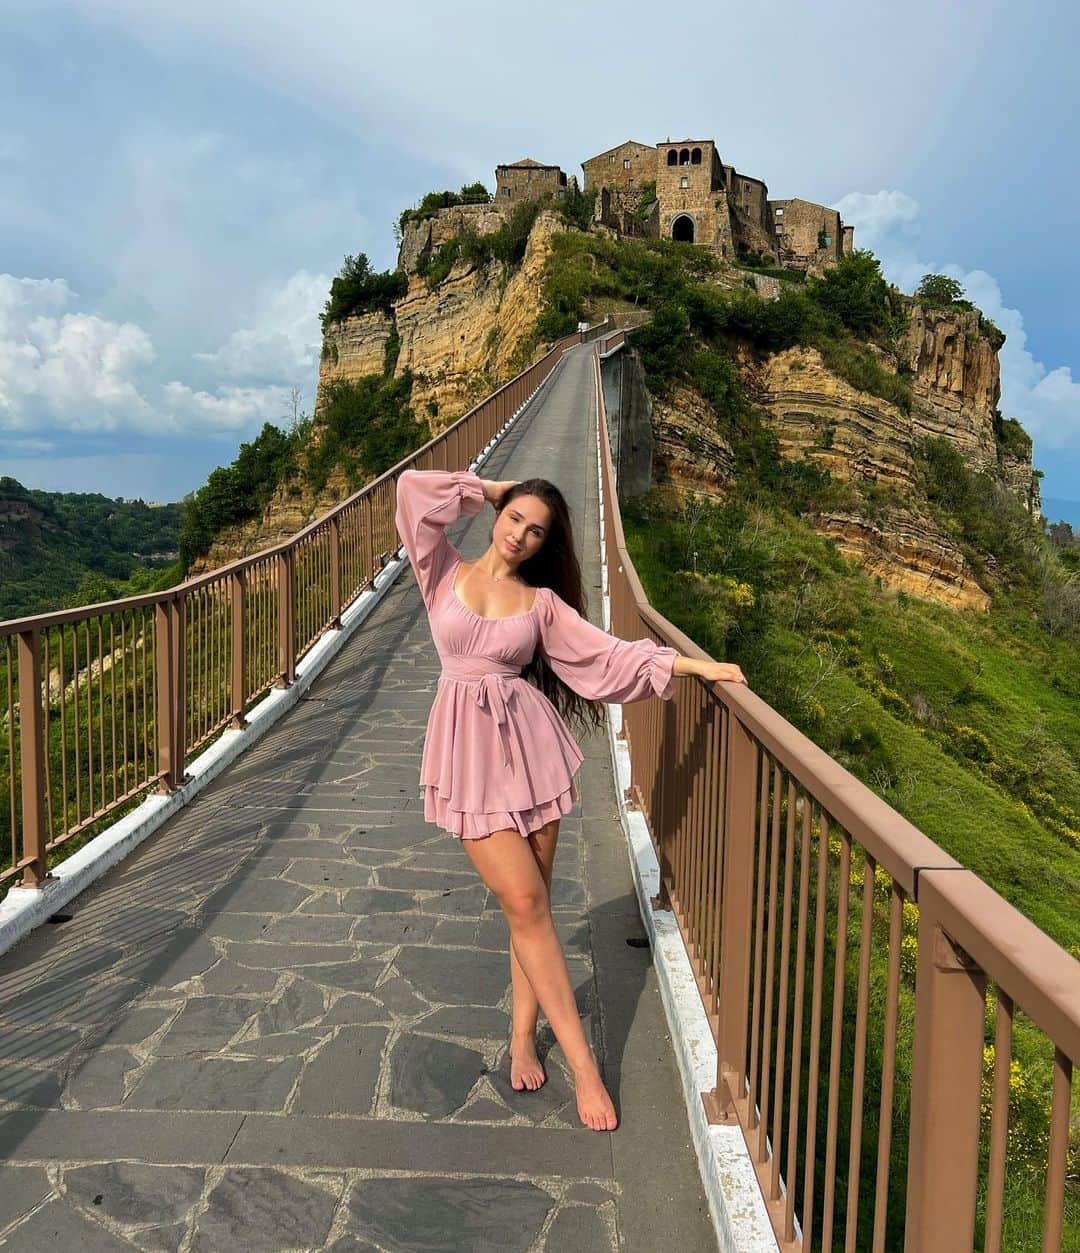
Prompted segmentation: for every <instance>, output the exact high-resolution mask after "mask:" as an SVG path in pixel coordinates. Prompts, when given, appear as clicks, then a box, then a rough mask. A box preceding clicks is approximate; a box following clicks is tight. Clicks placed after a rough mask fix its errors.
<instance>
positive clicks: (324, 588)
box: [0, 323, 607, 890]
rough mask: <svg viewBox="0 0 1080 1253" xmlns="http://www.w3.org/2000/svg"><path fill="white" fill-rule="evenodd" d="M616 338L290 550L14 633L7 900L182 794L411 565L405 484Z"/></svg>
mask: <svg viewBox="0 0 1080 1253" xmlns="http://www.w3.org/2000/svg"><path fill="white" fill-rule="evenodd" d="M606 325H607V324H606V323H605V324H603V326H606ZM603 326H602V327H601V328H590V331H588V332H577V333H575V334H573V335H568V336H566V337H565V338H564V339H561V340H559V342H558V343H556V344H555V345H554V347H552V348H551V349H550V351H549V352H548V353H547V354H546V355H545V356H544V357H542V358H541V359H540V360H539V361H537V362H536V363H535V364H534V365H532V366H530V367H529V368H528V369H526V370H523V371H522V372H521V373H520V374H518V375H517V376H516V377H515V378H513V379H511V380H510V381H509V382H508V383H506V384H505V385H504V386H502V387H500V388H499V389H498V390H497V391H495V392H493V393H492V395H490V396H488V397H487V398H486V399H485V400H483V401H481V403H480V404H478V405H476V406H475V408H473V409H471V410H469V412H468V413H466V414H464V415H463V416H462V417H461V418H459V419H458V420H457V421H456V422H454V423H453V425H451V426H449V427H448V428H447V429H446V430H445V431H442V432H440V434H439V435H437V436H436V437H435V438H434V439H432V440H430V441H429V442H428V443H426V444H425V445H424V446H423V447H422V448H419V449H417V451H416V452H415V453H413V454H411V455H410V456H409V457H407V458H406V459H405V460H404V461H402V462H400V463H399V464H398V465H396V466H394V467H393V468H392V469H390V470H387V471H386V473H384V474H382V475H380V476H379V477H378V478H377V479H375V480H374V481H373V482H371V483H369V484H367V485H366V486H365V487H363V488H362V489H361V490H360V491H358V492H356V493H355V494H354V495H352V496H350V497H349V498H348V499H347V500H345V501H343V502H342V503H341V504H340V505H337V506H336V507H335V508H333V509H331V510H330V511H329V513H327V514H325V515H323V516H322V517H320V518H318V519H317V520H316V521H314V522H312V523H311V524H310V525H309V526H307V527H305V528H304V529H303V530H302V531H300V532H298V534H296V535H294V536H293V537H292V538H291V539H289V540H287V541H285V542H283V543H280V544H277V545H275V546H274V547H272V548H267V549H264V550H263V551H262V552H259V553H256V554H254V555H253V556H250V557H244V558H242V559H241V560H239V561H234V562H232V563H230V564H229V565H227V566H223V567H221V568H220V569H217V570H212V571H209V572H207V573H205V574H202V575H199V576H197V577H195V578H192V579H189V580H187V581H186V582H185V583H182V584H180V585H179V586H177V587H173V588H170V589H169V590H168V591H164V592H157V593H153V594H148V595H144V596H134V597H130V598H127V599H125V600H117V601H111V602H109V603H106V604H100V605H90V606H84V607H80V608H77V609H69V610H62V611H60V612H57V613H47V614H38V615H35V616H33V617H27V618H19V619H15V620H12V621H8V622H2V623H0V668H2V670H0V857H3V861H0V890H3V889H4V888H6V887H8V886H10V885H11V884H12V883H14V882H17V881H19V880H20V879H21V883H22V885H23V886H25V887H36V886H38V885H40V884H41V883H42V882H43V881H44V880H45V878H46V876H47V874H48V867H49V864H50V861H51V859H52V855H53V853H54V852H55V851H56V850H57V849H58V848H60V847H61V846H62V845H64V844H65V843H66V842H68V841H70V840H71V839H72V837H73V836H75V835H77V834H79V833H81V832H85V831H86V830H87V829H88V828H90V827H93V826H94V825H95V824H98V823H101V822H102V821H103V820H104V819H105V818H107V817H108V816H109V815H110V814H112V813H114V812H115V811H116V810H117V809H118V808H119V807H120V806H122V805H124V804H125V803H127V802H130V801H133V800H134V799H135V798H137V797H138V796H139V795H140V794H142V793H145V792H147V791H148V790H149V789H151V788H155V787H156V788H157V789H158V790H160V791H172V790H173V789H174V788H176V787H177V786H178V785H179V784H180V783H181V782H182V781H183V777H184V764H185V762H187V761H188V760H190V759H191V757H192V756H193V755H194V754H195V753H196V752H197V751H198V750H199V749H200V748H202V747H203V746H204V745H206V743H207V742H208V741H209V740H210V739H212V738H213V737H214V736H215V735H217V734H218V733H219V732H220V731H222V730H223V729H225V728H228V727H234V728H240V727H243V726H244V713H245V710H246V709H248V708H249V707H250V705H251V704H252V703H253V702H254V701H255V700H256V699H257V698H259V697H260V696H262V695H263V694H264V693H265V692H266V691H267V690H268V689H269V688H271V687H279V688H280V687H287V686H289V685H290V684H291V683H292V682H293V681H294V680H295V678H296V664H297V662H298V661H299V660H300V659H301V658H302V657H303V656H304V654H305V653H306V652H307V651H308V650H309V649H310V648H311V646H312V645H313V644H314V643H315V641H316V640H317V639H319V637H320V636H321V635H322V634H323V633H324V632H325V631H327V630H333V629H335V628H337V627H339V626H340V624H341V614H342V611H343V610H344V609H345V608H346V607H347V606H348V605H350V604H351V603H352V602H353V601H354V600H355V599H356V598H357V597H358V596H359V595H360V593H361V592H362V591H364V589H365V588H368V587H369V586H371V584H372V582H373V580H374V578H375V575H376V574H377V573H378V572H379V570H380V568H381V565H382V558H383V557H384V556H385V555H386V554H388V553H392V552H396V551H397V549H398V547H399V541H398V538H397V533H396V530H395V527H394V504H395V485H396V482H397V476H398V475H399V474H400V473H401V472H402V470H405V469H409V468H414V469H456V468H459V467H461V466H465V465H468V464H469V463H470V462H471V461H472V460H474V459H475V457H476V456H477V454H478V453H479V452H480V451H481V450H482V449H483V448H484V447H486V445H487V444H488V443H489V442H490V440H491V439H492V438H494V436H495V435H496V434H497V433H498V432H499V431H500V430H501V429H502V427H503V426H504V425H505V424H506V423H507V422H508V421H509V420H510V418H511V417H512V416H513V415H514V414H515V413H516V412H517V411H518V410H519V409H520V407H521V406H522V405H523V404H524V403H525V401H526V400H528V398H529V397H530V396H531V395H532V394H533V393H534V392H535V391H536V389H537V388H538V387H539V386H540V384H541V383H542V382H543V381H544V380H545V379H546V378H547V376H548V375H549V374H550V373H551V371H552V370H553V369H554V367H555V365H556V364H557V363H558V361H559V359H560V357H561V356H562V354H563V351H564V350H565V349H566V348H567V347H569V346H571V345H574V344H579V343H581V342H583V340H584V339H585V338H587V337H591V336H592V335H594V334H596V333H597V331H598V329H603ZM5 854H6V855H5Z"/></svg>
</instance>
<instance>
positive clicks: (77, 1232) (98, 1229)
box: [0, 352, 716, 1253]
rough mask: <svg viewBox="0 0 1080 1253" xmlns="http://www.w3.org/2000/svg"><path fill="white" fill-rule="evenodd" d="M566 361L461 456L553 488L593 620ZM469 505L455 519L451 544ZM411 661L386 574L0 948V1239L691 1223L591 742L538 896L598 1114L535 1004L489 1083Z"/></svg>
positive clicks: (493, 1009) (364, 1239)
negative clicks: (197, 782)
mask: <svg viewBox="0 0 1080 1253" xmlns="http://www.w3.org/2000/svg"><path fill="white" fill-rule="evenodd" d="M591 387H592V384H591V374H590V372H589V366H588V360H587V354H586V353H585V352H578V353H576V354H574V356H573V357H572V358H571V359H570V360H568V361H567V362H566V363H565V365H564V367H563V369H562V371H561V373H560V376H559V378H558V383H557V386H556V387H555V388H554V389H553V390H552V392H551V394H550V396H549V397H548V398H547V400H546V401H545V403H544V405H543V407H542V409H541V408H538V409H537V410H536V411H535V412H533V413H532V414H530V415H529V416H527V417H526V418H525V419H524V420H523V421H522V422H521V423H520V424H519V426H518V428H516V429H515V432H514V434H513V435H512V437H511V438H510V439H508V440H507V441H506V442H505V443H504V444H503V445H502V446H501V447H500V449H499V450H498V452H497V454H496V455H495V457H494V458H493V459H492V461H491V462H489V464H488V466H486V467H485V469H484V470H483V471H482V472H483V473H484V475H485V477H492V478H503V477H511V476H513V477H525V476H526V475H528V474H531V473H543V474H545V475H547V476H548V477H550V478H552V479H554V480H555V481H557V482H559V483H560V485H561V486H562V487H563V489H564V491H565V492H566V494H567V498H568V500H569V501H570V502H571V505H572V506H573V508H574V509H575V517H576V521H577V524H578V526H579V528H581V530H580V532H579V536H578V539H579V546H581V547H583V548H584V549H585V551H586V553H587V554H588V561H587V564H586V573H587V575H588V579H587V586H589V587H590V589H591V600H592V602H593V604H592V616H593V618H594V620H598V619H597V607H598V604H599V590H598V588H597V586H596V585H597V583H598V573H597V570H598V564H597V558H596V554H595V551H594V550H595V547H596V545H595V541H594V539H593V537H594V536H595V533H596V530H595V526H596V499H595V496H596V489H595V483H596V478H595V449H594V440H593V436H592V428H591V422H592V416H591V402H592V392H591ZM490 518H491V514H490V511H487V510H485V512H484V513H483V514H481V515H480V517H479V518H477V519H475V520H471V521H469V522H468V523H467V524H466V525H465V528H464V529H463V530H457V531H455V532H454V536H455V542H457V543H458V544H459V546H460V547H462V549H463V551H464V552H465V553H466V555H467V556H470V557H471V556H475V555H478V554H479V553H480V552H482V551H483V550H484V548H485V547H486V546H487V542H488V539H487V536H488V530H489V527H490ZM582 538H584V540H585V543H584V544H582V543H581V540H582ZM437 674H438V659H437V657H436V655H435V652H434V648H433V646H432V644H431V639H430V635H429V633H428V630H427V624H426V619H425V617H424V614H423V606H422V602H421V600H420V597H419V594H418V592H417V590H416V586H415V583H414V582H413V579H412V576H411V574H406V575H405V576H403V577H401V578H400V579H399V580H398V583H397V584H396V585H395V586H394V587H393V588H392V589H391V591H390V592H389V594H388V595H387V596H386V598H385V599H384V600H383V601H382V603H381V604H380V605H379V606H378V607H377V608H376V610H375V612H374V613H373V614H372V615H371V616H370V617H369V618H368V619H367V621H366V622H365V623H364V624H363V626H362V627H361V628H360V629H359V630H358V632H357V633H356V635H355V636H354V637H353V639H352V640H351V641H350V642H349V644H348V645H347V646H346V648H345V649H344V650H343V651H342V653H341V654H339V656H338V657H337V658H336V659H335V661H334V662H333V663H332V664H331V665H330V667H329V668H328V669H327V671H326V672H324V674H323V675H322V677H321V678H320V680H319V681H318V682H317V683H316V685H315V686H314V687H313V688H312V689H311V691H310V692H309V694H308V696H307V697H306V698H305V699H304V700H303V701H301V703H300V705H299V706H298V707H297V709H296V710H295V711H293V712H292V713H290V714H289V715H288V716H287V717H286V718H285V719H284V720H283V721H282V722H281V723H279V724H278V725H277V726H276V727H275V728H274V729H273V730H271V731H270V732H269V733H268V735H267V736H266V737H265V738H264V739H263V740H262V741H261V742H260V743H259V744H258V745H257V746H256V747H255V748H254V749H252V750H250V751H249V752H248V753H247V754H246V755H245V756H244V757H243V758H241V759H240V761H239V762H238V763H237V764H236V765H235V766H233V767H232V768H231V769H230V770H228V771H227V772H226V773H225V774H224V775H223V776H222V777H221V778H220V779H218V780H217V781H216V782H215V783H214V784H212V785H211V786H210V787H209V788H208V789H207V790H206V791H205V792H203V793H202V794H201V795H200V796H199V797H197V798H196V800H195V801H194V802H193V803H192V804H191V805H190V806H189V807H188V808H187V809H186V810H184V811H183V812H182V813H181V814H179V815H178V816H177V818H176V819H174V820H173V821H172V822H171V823H170V824H168V825H167V826H166V827H164V828H163V829H162V830H161V831H160V832H158V833H157V834H156V835H155V836H153V837H151V838H150V839H149V840H148V841H147V842H146V843H145V844H144V845H143V846H142V847H141V848H140V849H139V850H138V851H137V852H136V853H135V854H134V855H133V856H132V857H131V858H129V860H128V861H127V862H125V863H124V864H123V865H122V866H120V867H117V868H116V869H115V870H114V871H113V872H111V873H109V874H108V875H106V876H105V877H104V878H103V879H102V880H101V881H100V882H99V883H98V884H96V885H95V886H94V887H93V888H91V889H90V890H88V891H87V892H86V893H84V894H83V895H82V896H81V897H79V898H78V899H77V900H76V901H74V902H73V903H72V905H71V907H70V908H69V909H68V910H67V911H66V915H65V916H67V917H69V920H68V921H64V922H60V923H58V924H57V925H52V926H46V927H43V928H41V929H39V930H38V931H37V932H35V933H34V934H33V935H31V936H30V937H29V938H28V939H27V940H26V941H24V942H23V943H22V944H21V945H20V946H18V948H16V949H15V950H14V951H12V952H11V953H9V954H7V955H6V956H5V957H3V958H0V1156H2V1162H0V1246H2V1247H3V1248H5V1249H8V1248H10V1249H19V1250H39V1249H40V1250H46V1249H47V1250H50V1251H54V1250H57V1249H73V1250H74V1249H78V1250H82V1249H87V1250H103V1251H112V1250H132V1249H143V1250H177V1249H179V1250H185V1251H186V1250H200V1251H202V1250H219V1249H221V1250H224V1249H228V1250H241V1251H246V1250H256V1249H258V1250H262V1249H266V1250H284V1249H332V1250H335V1251H336V1253H344V1251H345V1250H349V1251H356V1253H359V1251H361V1250H375V1249H381V1250H392V1251H394V1253H397V1251H399V1250H459V1249H461V1250H470V1253H471V1251H472V1250H493V1251H495V1250H497V1251H498V1253H511V1251H514V1250H520V1251H521V1253H531V1251H532V1250H548V1251H552V1253H613V1251H616V1250H641V1251H642V1253H653V1251H655V1250H658V1249H660V1248H664V1247H669V1246H673V1245H674V1246H678V1247H680V1248H682V1249H684V1250H687V1251H688V1253H693V1251H697V1250H713V1249H715V1248H716V1243H715V1237H714V1234H713V1228H712V1225H711V1222H710V1220H709V1216H708V1212H707V1209H706V1205H705V1200H704V1195H703V1193H702V1189H701V1183H700V1179H699V1177H698V1171H697V1163H696V1159H695V1157H694V1154H693V1150H692V1147H691V1145H690V1137H689V1133H688V1130H687V1125H686V1115H685V1111H684V1105H683V1098H682V1095H681V1091H680V1088H679V1083H678V1077H677V1074H676V1071H675V1066H674V1062H673V1058H672V1051H671V1046H670V1041H669V1040H668V1038H667V1026H666V1021H665V1019H664V1015H663V1011H662V1008H661V1006H660V1001H659V995H658V993H657V990H656V986H655V980H654V977H653V973H652V970H651V965H650V960H649V952H648V948H647V947H642V944H643V941H644V930H643V928H642V926H641V922H640V919H639V917H638V913H637V906H636V902H635V899H634V895H633V890H632V886H631V880H630V874H629V870H628V867H627V857H626V852H625V848H624V846H623V840H622V836H621V831H620V827H619V824H618V821H617V819H616V817H615V814H616V803H615V796H614V791H613V785H612V779H611V772H610V766H609V761H608V754H607V749H606V745H605V743H604V741H603V740H602V739H601V738H600V737H596V738H593V739H589V740H587V741H585V742H584V743H583V748H584V750H585V751H586V754H587V756H586V761H585V763H584V765H583V767H582V772H581V775H580V776H579V784H580V787H581V792H582V805H581V806H580V807H579V809H577V810H575V812H574V813H573V814H572V815H571V816H569V817H567V818H566V819H564V820H563V823H562V828H561V834H560V840H559V848H558V854H557V857H556V866H555V880H554V885H553V909H554V913H555V916H556V918H557V925H558V929H559V933H560V935H561V936H562V939H563V941H564V945H565V949H566V952H567V959H568V964H569V966H570V970H571V975H572V978H573V980H574V984H575V987H576V989H577V996H578V1000H579V1004H580V1008H581V1011H582V1014H583V1016H584V1017H585V1020H586V1024H587V1028H588V1029H589V1030H590V1031H591V1033H592V1039H593V1041H594V1045H595V1047H596V1049H597V1053H598V1056H600V1058H601V1060H602V1064H603V1067H604V1072H605V1077H606V1079H607V1082H608V1084H609V1086H610V1088H611V1089H612V1091H613V1094H614V1096H615V1101H616V1106H617V1108H618V1109H619V1112H620V1117H621V1125H620V1127H619V1129H618V1130H617V1131H616V1132H614V1133H613V1134H610V1135H609V1134H603V1133H597V1132H592V1131H588V1130H587V1129H585V1128H583V1127H582V1126H581V1124H580V1121H579V1119H578V1117H577V1112H576V1108H575V1104H574V1100H573V1090H572V1086H571V1084H570V1082H569V1077H568V1071H567V1069H566V1066H565V1063H564V1059H563V1058H562V1056H561V1052H560V1050H559V1048H558V1046H557V1045H556V1044H555V1043H554V1041H553V1037H552V1036H551V1035H550V1032H549V1031H548V1030H547V1029H546V1028H545V1031H544V1034H543V1038H542V1043H541V1050H540V1051H541V1056H542V1057H545V1060H546V1067H547V1071H548V1076H549V1077H548V1081H547V1083H546V1084H545V1085H544V1086H543V1087H542V1088H541V1089H540V1090H538V1091H537V1092H528V1093H518V1092H514V1091H513V1090H512V1089H511V1088H510V1086H509V1081H508V1080H509V1072H508V1065H509V1063H508V1058H507V1056H506V1042H507V1034H508V1031H509V1018H508V1014H507V1010H508V1007H509V997H510V987H509V966H508V949H507V928H506V923H505V921H504V919H503V916H502V914H501V912H500V910H499V908H498V905H497V903H496V902H495V900H494V899H493V898H491V897H490V896H489V894H488V892H487V891H486V889H485V888H484V887H483V885H482V884H481V883H480V882H479V881H478V880H477V878H476V876H475V873H474V872H473V870H472V868H471V865H470V864H469V862H468V860H467V858H466V857H465V854H464V852H463V851H462V849H461V848H460V846H459V845H458V844H457V843H456V842H455V841H454V840H453V839H452V837H450V836H448V835H445V834H443V833H440V832H439V831H437V830H436V829H434V828H433V827H430V826H428V825H427V824H426V823H425V822H424V820H423V812H422V803H421V801H420V799H419V798H418V788H417V772H418V768H419V761H420V752H421V746H422V738H423V728H424V724H425V720H426V717H427V711H428V709H429V708H430V704H431V700H432V698H433V696H434V691H435V681H436V677H437Z"/></svg>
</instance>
